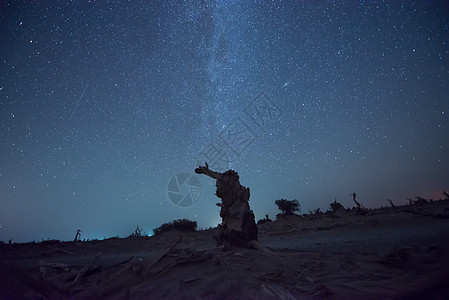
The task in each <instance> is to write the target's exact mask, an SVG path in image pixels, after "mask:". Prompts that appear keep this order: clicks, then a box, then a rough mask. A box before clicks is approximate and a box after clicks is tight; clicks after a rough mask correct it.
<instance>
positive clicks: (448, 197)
mask: <svg viewBox="0 0 449 300" xmlns="http://www.w3.org/2000/svg"><path fill="white" fill-rule="evenodd" d="M443 195H444V196H446V199H449V195H448V194H447V193H446V191H443Z"/></svg>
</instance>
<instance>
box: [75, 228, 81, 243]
mask: <svg viewBox="0 0 449 300" xmlns="http://www.w3.org/2000/svg"><path fill="white" fill-rule="evenodd" d="M80 237H81V230H79V229H77V230H76V234H75V239H74V240H73V242H74V243H75V242H77V241H78V239H79V238H80Z"/></svg>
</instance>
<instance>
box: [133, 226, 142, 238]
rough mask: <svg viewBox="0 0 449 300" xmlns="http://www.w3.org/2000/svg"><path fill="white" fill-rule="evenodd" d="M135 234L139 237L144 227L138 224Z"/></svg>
mask: <svg viewBox="0 0 449 300" xmlns="http://www.w3.org/2000/svg"><path fill="white" fill-rule="evenodd" d="M134 236H137V237H141V236H142V229H141V228H140V227H139V225H137V226H136V230H135V231H134Z"/></svg>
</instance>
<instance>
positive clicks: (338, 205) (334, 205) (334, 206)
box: [329, 201, 343, 212]
mask: <svg viewBox="0 0 449 300" xmlns="http://www.w3.org/2000/svg"><path fill="white" fill-rule="evenodd" d="M329 206H330V207H331V209H332V211H334V212H335V211H337V210H339V209H340V208H343V205H341V203H339V202H337V201H334V202H332V203H331V204H330V205H329Z"/></svg>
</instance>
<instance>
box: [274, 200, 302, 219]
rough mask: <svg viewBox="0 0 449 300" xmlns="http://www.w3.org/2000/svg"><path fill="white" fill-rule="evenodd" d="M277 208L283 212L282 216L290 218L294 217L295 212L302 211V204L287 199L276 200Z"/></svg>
mask: <svg viewBox="0 0 449 300" xmlns="http://www.w3.org/2000/svg"><path fill="white" fill-rule="evenodd" d="M274 203H275V204H276V205H277V207H278V208H279V210H280V211H281V212H282V215H285V216H289V215H292V214H293V212H295V211H298V212H299V211H300V210H301V209H300V206H301V205H300V204H299V203H298V200H296V199H295V200H285V199H280V200H276V201H275V202H274Z"/></svg>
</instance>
